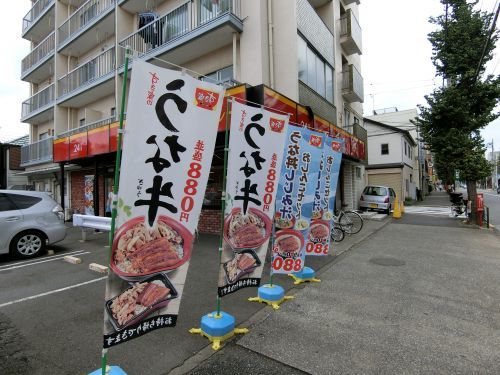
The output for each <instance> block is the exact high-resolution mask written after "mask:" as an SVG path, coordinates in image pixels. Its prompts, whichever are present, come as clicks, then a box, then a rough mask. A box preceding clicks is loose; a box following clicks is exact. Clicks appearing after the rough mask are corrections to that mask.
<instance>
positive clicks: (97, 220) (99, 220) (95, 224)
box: [73, 214, 111, 241]
mask: <svg viewBox="0 0 500 375" xmlns="http://www.w3.org/2000/svg"><path fill="white" fill-rule="evenodd" d="M73 226H74V227H80V228H82V241H86V240H87V233H86V231H85V229H86V228H91V229H98V230H103V231H106V232H110V231H111V218H110V217H103V216H93V215H81V214H73Z"/></svg>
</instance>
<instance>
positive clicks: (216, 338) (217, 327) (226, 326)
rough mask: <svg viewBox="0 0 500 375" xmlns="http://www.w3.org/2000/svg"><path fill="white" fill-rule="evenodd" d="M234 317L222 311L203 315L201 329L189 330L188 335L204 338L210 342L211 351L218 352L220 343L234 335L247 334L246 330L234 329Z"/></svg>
mask: <svg viewBox="0 0 500 375" xmlns="http://www.w3.org/2000/svg"><path fill="white" fill-rule="evenodd" d="M234 323H235V320H234V317H233V316H232V315H230V314H228V313H226V312H224V311H221V312H220V313H219V314H217V312H216V311H213V312H211V313H208V314H207V315H203V316H202V318H201V328H191V329H190V330H189V333H193V334H199V335H201V336H205V337H206V338H207V339H209V340H210V342H212V349H213V350H219V349H220V347H221V343H222V342H223V341H225V340H228V339H230V338H231V337H233V336H234V335H235V334H236V333H241V334H242V333H247V332H248V329H247V328H234Z"/></svg>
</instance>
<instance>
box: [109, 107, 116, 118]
mask: <svg viewBox="0 0 500 375" xmlns="http://www.w3.org/2000/svg"><path fill="white" fill-rule="evenodd" d="M110 115H111V117H112V118H115V117H116V107H112V108H111V111H110Z"/></svg>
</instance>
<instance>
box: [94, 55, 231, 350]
mask: <svg viewBox="0 0 500 375" xmlns="http://www.w3.org/2000/svg"><path fill="white" fill-rule="evenodd" d="M223 95H224V90H223V89H222V88H221V87H219V86H216V85H213V84H210V83H207V82H201V81H198V80H196V79H194V78H192V77H191V76H189V75H187V74H182V73H180V72H178V71H172V70H168V69H163V68H159V67H157V66H155V65H151V64H148V63H145V62H142V61H140V60H135V61H134V64H133V71H132V81H131V85H130V94H129V99H128V108H127V128H126V131H125V134H124V138H123V157H122V161H121V168H120V184H119V191H118V204H117V216H116V232H115V236H114V239H113V246H112V250H111V259H110V274H109V278H108V283H107V286H106V297H105V298H106V302H105V310H106V320H105V327H104V347H105V348H108V347H111V346H114V345H117V344H119V343H122V342H124V341H128V340H131V339H133V338H136V337H138V336H141V335H143V334H145V333H148V332H150V331H152V330H155V329H157V328H162V327H171V326H174V325H175V323H176V320H177V314H178V311H179V305H180V301H181V297H182V290H183V287H184V282H185V279H186V274H187V269H188V265H189V258H190V256H191V251H192V246H193V234H194V231H195V229H196V227H197V225H198V218H199V216H200V211H201V206H202V203H203V197H204V194H205V188H206V185H207V180H208V176H209V172H210V164H211V162H212V156H213V151H214V146H215V140H216V136H217V126H218V122H219V118H220V112H221V108H222V98H223Z"/></svg>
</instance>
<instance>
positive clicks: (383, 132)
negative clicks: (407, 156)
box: [364, 121, 404, 165]
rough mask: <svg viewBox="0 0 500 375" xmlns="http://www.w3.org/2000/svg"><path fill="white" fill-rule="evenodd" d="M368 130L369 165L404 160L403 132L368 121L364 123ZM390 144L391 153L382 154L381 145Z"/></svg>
mask: <svg viewBox="0 0 500 375" xmlns="http://www.w3.org/2000/svg"><path fill="white" fill-rule="evenodd" d="M364 125H365V128H366V130H367V132H368V165H377V164H392V163H401V162H403V156H404V154H403V146H402V142H403V138H404V137H403V134H402V133H394V132H393V131H392V130H390V129H385V128H382V127H380V126H376V125H373V124H371V123H369V122H368V121H365V123H364ZM383 143H387V144H388V145H389V154H387V155H382V152H381V145H382V144H383Z"/></svg>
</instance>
